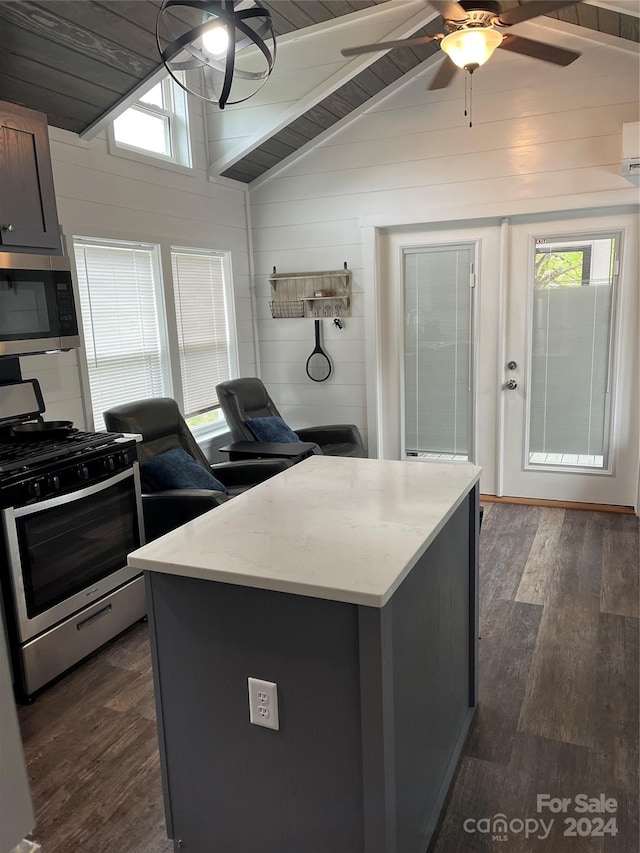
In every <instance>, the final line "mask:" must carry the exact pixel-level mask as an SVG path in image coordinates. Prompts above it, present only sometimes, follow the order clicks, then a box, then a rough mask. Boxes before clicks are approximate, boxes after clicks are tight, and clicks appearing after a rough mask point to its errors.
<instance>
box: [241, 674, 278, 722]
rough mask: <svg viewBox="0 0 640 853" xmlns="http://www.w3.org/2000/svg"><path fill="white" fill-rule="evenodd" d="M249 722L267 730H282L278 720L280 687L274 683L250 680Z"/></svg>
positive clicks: (256, 679)
mask: <svg viewBox="0 0 640 853" xmlns="http://www.w3.org/2000/svg"><path fill="white" fill-rule="evenodd" d="M248 681H249V722H250V723H253V725H254V726H264V727H265V729H276V730H278V729H279V728H280V722H279V720H278V685H277V684H274V682H273V681H261V680H260V679H259V678H249V679H248Z"/></svg>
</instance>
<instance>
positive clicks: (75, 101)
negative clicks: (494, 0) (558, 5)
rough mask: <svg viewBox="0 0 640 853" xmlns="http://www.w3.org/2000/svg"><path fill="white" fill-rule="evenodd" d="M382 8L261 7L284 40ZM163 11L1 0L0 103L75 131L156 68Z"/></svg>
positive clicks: (346, 1)
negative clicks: (157, 29)
mask: <svg viewBox="0 0 640 853" xmlns="http://www.w3.org/2000/svg"><path fill="white" fill-rule="evenodd" d="M382 2H384V0H265V5H266V6H268V7H269V9H270V11H271V13H272V16H273V22H274V29H275V31H276V34H277V35H280V36H282V35H285V34H286V33H289V32H293V31H294V30H298V29H302V28H304V27H307V26H311V25H313V24H317V23H322V22H324V21H327V20H330V19H332V18H336V17H339V16H341V15H345V14H348V13H350V12H353V11H356V10H360V9H366V8H368V7H370V6H373V5H376V4H377V3H382ZM519 2H520V0H504V2H503V4H502V5H503V8H505V7H509V6H514V5H519ZM159 6H160V0H100V2H98V0H1V2H0V33H1V36H2V51H0V100H5V101H11V102H13V103H17V104H22V105H24V106H27V107H30V108H31V109H35V110H39V111H41V112H44V113H46V114H47V115H48V118H49V123H50V124H52V125H54V126H55V127H61V128H64V129H65V130H70V131H74V132H76V133H81V132H82V131H84V130H86V128H88V127H90V126H91V125H93V124H94V123H95V122H96V121H97V120H98V119H99V118H100V117H101V116H102V115H104V114H105V113H108V112H109V111H110V110H112V109H113V108H114V107H116V106H117V105H118V104H119V103H120V102H121V101H122V100H123V99H124V98H126V96H127V95H128V94H129V93H130V92H132V91H135V90H136V89H137V87H138V86H140V84H141V83H142V82H143V81H145V80H146V79H147V78H150V77H151V76H153V74H155V73H156V71H157V70H158V68H159V67H160V63H159V62H158V54H157V47H156V42H155V21H156V17H157V13H158V8H159ZM553 17H556V18H559V19H560V20H563V21H568V22H569V23H572V24H577V25H579V26H582V27H586V28H587V29H591V30H599V31H600V32H604V33H609V34H611V35H615V36H619V37H621V38H625V39H630V40H632V41H635V42H638V40H639V35H638V32H639V27H638V18H636V17H633V16H630V15H624V14H620V13H619V12H614V11H611V10H609V9H604V8H601V7H597V6H591V5H587V4H585V3H582V4H580V5H578V6H571V7H568V8H567V9H564V10H562V11H560V12H558V13H556V14H555V15H554V16H553ZM435 23H436V22H434V24H433V25H432V26H431V30H432V31H433V32H436V31H437V26H436V25H435ZM425 31H428V30H425ZM438 49H439V48H438V46H437V44H430V45H427V46H424V47H420V48H414V49H411V48H404V49H402V50H396V51H392V52H391V53H388V54H386V55H385V56H383V57H382V58H381V59H378V60H377V61H376V62H374V63H372V64H371V65H370V66H369V67H368V68H366V69H365V70H364V71H362V72H361V73H360V74H359V75H357V76H356V77H354V78H353V79H352V80H350V81H349V82H348V83H345V84H344V85H343V86H341V87H340V88H339V89H337V90H336V91H334V92H333V93H332V94H331V95H329V96H328V97H327V98H325V99H324V100H323V101H322V102H320V103H319V104H317V105H316V106H314V107H313V108H312V109H310V110H308V111H307V112H305V113H304V114H303V115H301V116H299V117H298V118H297V119H295V120H294V121H292V122H291V123H290V124H289V125H288V126H287V127H286V128H283V129H282V130H280V131H279V132H278V133H276V134H274V135H273V136H272V137H270V138H269V139H267V140H266V141H265V142H263V143H262V144H261V145H260V146H258V147H257V148H255V149H254V150H252V151H251V152H248V153H247V155H246V156H245V157H243V158H242V159H241V160H239V161H238V162H236V163H235V164H234V165H233V166H232V167H231V168H229V169H227V170H226V171H225V172H224V173H223V174H224V176H226V177H229V178H234V179H236V180H239V181H242V182H244V183H248V182H250V181H252V180H254V179H255V178H257V177H258V176H260V175H262V174H263V173H264V172H266V171H267V170H268V169H270V168H272V167H273V166H275V165H277V164H278V163H279V162H281V161H282V160H283V159H284V158H285V157H287V156H289V155H290V154H292V153H293V152H294V151H296V150H297V149H299V148H300V147H302V146H303V145H305V144H307V143H308V142H309V141H310V140H312V139H314V138H315V137H316V136H318V135H319V134H320V133H322V132H323V131H324V130H326V129H327V128H329V127H331V126H332V125H333V124H335V123H336V122H337V121H339V120H340V119H341V118H343V117H344V116H346V115H348V114H349V113H350V112H351V111H352V110H354V109H356V108H357V107H359V106H360V105H362V104H363V103H364V102H365V101H367V100H368V99H369V98H371V97H372V96H373V95H376V94H378V92H380V91H381V90H382V89H384V88H385V87H386V86H388V85H389V84H390V83H393V82H394V81H396V80H397V79H398V78H399V77H401V76H402V75H403V74H406V73H407V72H409V71H411V70H412V69H414V68H415V67H416V66H417V65H419V64H420V63H421V62H423V61H424V60H425V59H427V58H428V57H429V56H431V55H432V54H433V53H435V52H436V51H437V50H438Z"/></svg>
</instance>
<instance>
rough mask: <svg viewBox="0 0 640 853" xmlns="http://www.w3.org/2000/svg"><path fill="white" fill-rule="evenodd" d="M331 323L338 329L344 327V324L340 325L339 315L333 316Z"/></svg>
mask: <svg viewBox="0 0 640 853" xmlns="http://www.w3.org/2000/svg"><path fill="white" fill-rule="evenodd" d="M333 325H334V326H337V327H338V328H339V329H343V328H344V326H343V325H342V320H341V319H340V318H339V317H336V318H335V320H334V321H333Z"/></svg>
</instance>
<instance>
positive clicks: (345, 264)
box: [344, 261, 348, 269]
mask: <svg viewBox="0 0 640 853" xmlns="http://www.w3.org/2000/svg"><path fill="white" fill-rule="evenodd" d="M344 268H345V269H348V267H347V262H346V261H345V262H344Z"/></svg>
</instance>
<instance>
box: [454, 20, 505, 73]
mask: <svg viewBox="0 0 640 853" xmlns="http://www.w3.org/2000/svg"><path fill="white" fill-rule="evenodd" d="M500 44H502V36H501V35H500V33H499V32H497V31H496V30H494V29H492V28H491V27H470V28H469V29H461V30H456V31H455V32H453V33H449V35H448V36H445V37H444V38H443V39H442V41H441V42H440V47H441V48H442V50H444V52H445V53H446V54H447V55H448V56H449V58H450V59H451V61H452V62H454V63H455V64H456V65H457V66H458V68H464V69H465V70H467V71H469V72H473V71H475V70H476V68H478V67H479V66H480V65H484V63H485V62H486V61H487V60H488V59H489V58H490V57H491V55H492V54H493V52H494V50H495V49H496V48H497V47H499V45H500Z"/></svg>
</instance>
